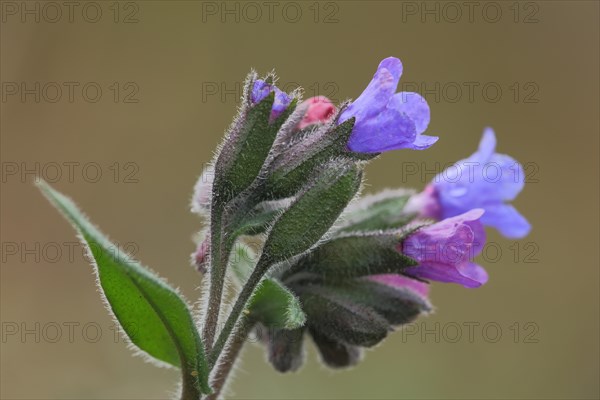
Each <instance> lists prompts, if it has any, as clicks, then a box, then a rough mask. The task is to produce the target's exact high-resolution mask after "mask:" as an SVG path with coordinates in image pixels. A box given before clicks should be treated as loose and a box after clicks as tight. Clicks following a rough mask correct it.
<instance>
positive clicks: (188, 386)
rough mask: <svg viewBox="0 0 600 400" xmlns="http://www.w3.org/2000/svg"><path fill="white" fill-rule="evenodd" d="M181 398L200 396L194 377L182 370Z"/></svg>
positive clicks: (182, 399)
mask: <svg viewBox="0 0 600 400" xmlns="http://www.w3.org/2000/svg"><path fill="white" fill-rule="evenodd" d="M182 378H183V382H182V384H181V400H198V399H199V398H200V396H201V394H200V391H199V390H198V385H197V384H196V378H195V377H194V376H192V375H191V374H188V373H187V372H185V371H182Z"/></svg>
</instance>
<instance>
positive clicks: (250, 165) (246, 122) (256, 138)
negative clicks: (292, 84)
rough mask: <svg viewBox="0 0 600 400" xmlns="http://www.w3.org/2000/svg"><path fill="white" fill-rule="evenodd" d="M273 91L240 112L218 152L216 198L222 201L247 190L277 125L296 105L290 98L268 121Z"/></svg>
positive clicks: (279, 124)
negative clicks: (290, 101)
mask: <svg viewBox="0 0 600 400" xmlns="http://www.w3.org/2000/svg"><path fill="white" fill-rule="evenodd" d="M274 99H275V93H274V92H271V93H270V94H269V95H268V96H267V97H265V98H264V99H263V100H262V101H261V102H260V103H258V104H256V105H255V106H253V107H251V108H250V109H249V110H248V111H247V113H246V114H245V115H242V116H241V117H240V118H239V120H238V124H237V125H236V126H235V128H234V131H233V132H232V133H231V134H229V136H228V140H227V141H226V142H225V144H224V147H223V149H222V151H221V153H220V154H219V157H218V159H217V162H216V164H215V172H216V176H215V183H214V189H213V192H215V193H216V194H217V196H216V197H215V200H216V201H218V202H220V203H221V204H223V203H224V202H227V201H229V200H231V199H232V198H234V197H235V196H237V195H238V194H239V193H241V192H242V191H243V190H244V189H246V188H247V187H248V186H250V184H252V182H253V181H254V180H255V179H256V177H257V176H258V174H259V172H260V170H261V168H262V166H263V164H264V163H265V160H266V159H267V156H268V155H269V151H270V150H271V147H272V146H273V142H274V141H275V137H276V136H277V132H278V131H279V128H281V126H282V125H283V123H284V122H285V120H286V119H287V118H288V117H289V116H290V114H291V113H292V112H293V111H294V109H295V108H296V102H297V100H296V99H294V100H292V103H291V104H290V105H289V106H288V108H287V109H286V110H285V111H284V112H283V113H282V114H281V115H280V116H279V117H278V118H277V119H276V120H275V121H273V122H270V116H271V108H272V107H273V102H274Z"/></svg>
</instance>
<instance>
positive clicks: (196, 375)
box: [38, 181, 210, 393]
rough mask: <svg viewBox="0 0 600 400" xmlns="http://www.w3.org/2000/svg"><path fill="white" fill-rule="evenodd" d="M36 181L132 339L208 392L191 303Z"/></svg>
mask: <svg viewBox="0 0 600 400" xmlns="http://www.w3.org/2000/svg"><path fill="white" fill-rule="evenodd" d="M38 186H39V188H40V189H41V191H42V192H43V194H44V195H45V196H46V198H47V199H48V200H49V201H50V203H52V204H53V205H54V206H55V207H56V208H57V209H58V210H60V211H61V212H62V213H63V214H64V216H65V217H66V218H67V219H68V220H69V221H70V222H71V223H72V224H73V225H74V227H75V229H76V230H77V231H78V232H79V234H80V235H81V237H82V238H83V240H84V241H85V244H86V245H87V247H88V249H89V250H90V252H91V255H92V256H93V258H94V260H95V268H94V271H95V272H96V274H97V277H98V281H99V283H100V288H101V291H102V293H103V295H104V296H105V298H106V300H107V301H108V304H109V306H110V308H111V310H112V312H113V314H114V316H115V317H116V318H117V320H118V321H119V323H120V324H121V326H122V327H123V329H124V330H125V332H126V333H127V335H128V337H129V339H130V340H131V342H132V343H133V344H135V345H136V346H137V347H138V348H139V349H141V350H142V351H144V352H145V353H147V354H148V355H150V356H152V357H154V358H156V359H157V360H160V361H162V362H165V363H167V364H170V365H173V366H175V367H179V368H181V370H182V374H183V380H184V390H194V389H195V391H196V392H201V393H210V387H209V385H208V372H209V371H208V365H207V362H206V359H205V355H204V346H203V344H202V341H201V339H200V336H199V335H198V332H197V330H196V326H195V324H194V320H193V319H192V316H191V312H190V309H189V306H188V305H187V304H186V302H185V301H184V300H183V299H182V298H181V297H180V295H179V294H178V293H177V291H176V290H175V289H173V288H171V287H170V286H168V285H167V284H166V283H165V282H164V281H163V280H162V279H160V278H159V277H158V276H156V275H154V274H153V273H152V272H150V271H149V270H147V269H146V268H144V267H142V266H141V265H140V264H138V263H137V262H136V261H134V260H132V259H131V258H129V257H128V256H127V255H125V254H123V252H121V251H114V250H115V249H116V246H115V245H114V244H112V243H111V242H110V241H109V240H108V239H106V237H105V236H104V235H102V233H100V231H99V230H98V229H97V228H96V227H94V226H93V225H92V224H91V223H90V222H89V221H88V219H87V218H86V217H85V216H84V215H83V214H82V213H81V211H80V210H79V209H78V208H77V206H76V205H75V204H74V203H73V201H72V200H71V199H69V198H67V197H66V196H64V195H62V194H61V193H59V192H57V191H55V190H54V189H52V188H51V187H50V186H49V185H48V184H47V183H45V182H43V181H42V182H40V183H38ZM190 386H192V388H190Z"/></svg>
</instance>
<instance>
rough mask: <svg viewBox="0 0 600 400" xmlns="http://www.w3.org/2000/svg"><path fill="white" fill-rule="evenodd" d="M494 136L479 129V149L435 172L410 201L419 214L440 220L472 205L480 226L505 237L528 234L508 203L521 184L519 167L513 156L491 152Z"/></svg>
mask: <svg viewBox="0 0 600 400" xmlns="http://www.w3.org/2000/svg"><path fill="white" fill-rule="evenodd" d="M495 148H496V136H495V135H494V131H493V130H492V129H491V128H487V129H486V130H485V131H484V132H483V138H482V139H481V142H480V143H479V149H478V150H477V151H476V152H475V153H473V155H471V157H469V158H467V159H464V160H461V161H458V162H457V163H456V164H454V165H453V166H451V167H449V168H447V169H446V170H444V171H443V172H442V173H440V174H438V175H437V176H436V177H435V179H434V180H433V182H432V183H431V184H430V185H429V186H428V187H427V188H426V189H425V191H424V192H423V193H421V194H419V195H417V196H416V197H415V199H414V200H412V201H411V207H412V208H418V209H420V210H419V211H420V213H421V215H423V216H427V217H431V218H435V219H443V218H448V217H453V216H455V215H458V214H462V213H464V212H465V211H468V210H470V209H472V208H483V209H484V210H485V214H484V215H483V217H482V218H481V222H483V224H484V225H488V226H492V227H494V228H496V229H498V230H499V231H500V233H502V234H503V235H504V236H506V237H508V238H522V237H524V236H526V235H527V234H528V233H529V230H530V229H531V226H530V225H529V222H527V220H526V219H525V218H524V217H523V216H522V215H521V214H519V212H518V211H517V210H516V209H515V208H514V207H513V206H512V205H510V204H506V203H505V202H507V201H511V200H514V199H515V198H516V197H517V195H518V194H519V192H520V191H521V190H522V189H523V186H524V185H525V173H524V171H523V167H522V166H521V164H519V163H518V162H517V161H516V160H515V159H513V158H512V157H509V156H507V155H504V154H498V153H494V150H495Z"/></svg>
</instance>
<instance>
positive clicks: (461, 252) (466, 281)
mask: <svg viewBox="0 0 600 400" xmlns="http://www.w3.org/2000/svg"><path fill="white" fill-rule="evenodd" d="M483 213H484V210H482V209H474V210H471V211H468V212H466V213H464V214H461V215H458V216H456V217H452V218H447V219H445V220H443V221H441V222H437V223H435V224H432V225H429V226H425V227H423V228H420V229H418V230H417V231H416V232H415V233H413V234H411V235H410V236H408V237H407V238H406V239H405V240H404V242H403V243H402V245H401V251H402V253H403V254H405V255H407V256H408V257H411V258H413V259H414V260H416V261H417V262H418V263H419V265H418V266H416V267H410V268H407V269H406V270H405V271H404V273H405V274H406V275H408V276H412V277H414V278H420V279H429V280H432V281H439V282H453V283H458V284H461V285H463V286H465V287H468V288H476V287H479V286H481V285H483V284H484V283H486V282H487V280H488V275H487V272H486V271H485V270H484V269H483V268H482V267H481V266H479V265H477V264H475V263H473V262H471V259H472V258H473V257H474V256H476V255H477V254H479V253H480V252H481V250H482V249H483V246H484V245H485V230H484V229H483V225H482V224H481V222H480V221H479V219H480V218H481V216H482V215H483Z"/></svg>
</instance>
